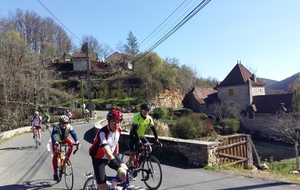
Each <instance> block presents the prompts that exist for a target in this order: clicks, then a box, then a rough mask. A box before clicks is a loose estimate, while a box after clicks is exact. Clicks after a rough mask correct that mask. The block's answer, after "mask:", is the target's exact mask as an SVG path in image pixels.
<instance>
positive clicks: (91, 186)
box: [83, 177, 98, 190]
mask: <svg viewBox="0 0 300 190" xmlns="http://www.w3.org/2000/svg"><path fill="white" fill-rule="evenodd" d="M97 189H98V185H97V182H96V179H95V177H89V178H87V180H86V181H85V183H84V186H83V190H97Z"/></svg>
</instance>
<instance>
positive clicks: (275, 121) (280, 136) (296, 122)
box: [267, 112, 300, 170]
mask: <svg viewBox="0 0 300 190" xmlns="http://www.w3.org/2000/svg"><path fill="white" fill-rule="evenodd" d="M267 127H268V129H270V130H272V131H273V132H275V133H276V136H275V135H273V138H275V139H277V140H282V141H284V142H287V143H289V144H293V145H294V147H295V155H296V166H297V170H300V167H299V153H298V146H299V143H300V119H299V114H291V113H284V112H280V113H278V114H276V115H275V116H274V117H273V118H272V119H271V120H270V122H269V123H268V124H267Z"/></svg>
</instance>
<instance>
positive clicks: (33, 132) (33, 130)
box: [32, 126, 36, 139]
mask: <svg viewBox="0 0 300 190" xmlns="http://www.w3.org/2000/svg"><path fill="white" fill-rule="evenodd" d="M35 130H36V129H35V126H33V127H32V134H33V139H34V138H35Z"/></svg>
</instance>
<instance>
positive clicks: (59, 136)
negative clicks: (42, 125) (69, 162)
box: [51, 115, 80, 181]
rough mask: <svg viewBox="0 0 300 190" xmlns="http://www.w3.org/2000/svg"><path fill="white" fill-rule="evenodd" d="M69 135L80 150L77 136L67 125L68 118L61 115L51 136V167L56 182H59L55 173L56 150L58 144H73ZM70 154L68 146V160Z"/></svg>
mask: <svg viewBox="0 0 300 190" xmlns="http://www.w3.org/2000/svg"><path fill="white" fill-rule="evenodd" d="M69 134H71V136H72V138H73V139H74V141H75V143H76V144H78V148H80V143H79V141H78V137H77V134H76V132H75V130H74V129H73V127H72V126H71V125H70V124H69V117H68V116H66V115H63V116H61V117H60V118H59V123H57V124H54V126H53V130H52V134H51V140H52V150H53V158H52V166H53V171H54V175H53V179H54V180H56V181H57V180H59V178H58V173H57V168H58V166H57V156H58V154H57V151H56V149H58V148H59V146H60V144H74V141H72V140H71V138H70V137H69ZM72 152H73V146H70V148H69V151H68V153H67V155H68V158H70V157H71V154H72Z"/></svg>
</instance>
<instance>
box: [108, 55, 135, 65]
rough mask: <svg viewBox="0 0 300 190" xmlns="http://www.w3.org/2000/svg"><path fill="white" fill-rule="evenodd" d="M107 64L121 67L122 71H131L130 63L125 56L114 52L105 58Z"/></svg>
mask: <svg viewBox="0 0 300 190" xmlns="http://www.w3.org/2000/svg"><path fill="white" fill-rule="evenodd" d="M106 62H107V63H108V64H112V65H115V66H119V67H122V68H124V69H132V63H131V61H130V60H129V59H128V56H127V55H126V54H121V53H119V52H115V53H113V54H111V55H110V56H108V57H107V58H106Z"/></svg>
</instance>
